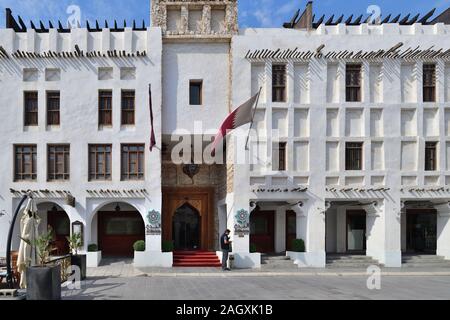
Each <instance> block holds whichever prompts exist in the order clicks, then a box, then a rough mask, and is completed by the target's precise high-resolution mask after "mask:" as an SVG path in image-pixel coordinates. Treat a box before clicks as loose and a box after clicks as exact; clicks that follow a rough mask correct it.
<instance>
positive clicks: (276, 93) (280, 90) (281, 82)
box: [272, 64, 286, 102]
mask: <svg viewBox="0 0 450 320" xmlns="http://www.w3.org/2000/svg"><path fill="white" fill-rule="evenodd" d="M272 102H286V65H285V64H280V65H273V66H272Z"/></svg>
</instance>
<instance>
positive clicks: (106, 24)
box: [105, 20, 109, 29]
mask: <svg viewBox="0 0 450 320" xmlns="http://www.w3.org/2000/svg"><path fill="white" fill-rule="evenodd" d="M105 28H106V29H109V27H108V21H106V20H105Z"/></svg>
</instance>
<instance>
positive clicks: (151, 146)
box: [148, 85, 156, 152]
mask: <svg viewBox="0 0 450 320" xmlns="http://www.w3.org/2000/svg"><path fill="white" fill-rule="evenodd" d="M148 96H149V107H150V124H151V126H152V129H151V130H152V132H151V134H150V152H152V151H153V148H154V147H155V146H156V137H155V127H154V125H153V103H152V86H151V85H149V86H148Z"/></svg>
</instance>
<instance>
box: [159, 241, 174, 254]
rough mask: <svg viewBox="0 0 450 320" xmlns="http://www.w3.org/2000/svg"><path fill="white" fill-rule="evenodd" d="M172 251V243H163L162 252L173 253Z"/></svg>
mask: <svg viewBox="0 0 450 320" xmlns="http://www.w3.org/2000/svg"><path fill="white" fill-rule="evenodd" d="M173 250H174V245H173V241H163V243H162V252H173Z"/></svg>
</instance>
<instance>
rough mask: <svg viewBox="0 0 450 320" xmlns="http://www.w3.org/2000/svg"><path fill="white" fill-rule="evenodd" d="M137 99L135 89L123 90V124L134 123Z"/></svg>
mask: <svg viewBox="0 0 450 320" xmlns="http://www.w3.org/2000/svg"><path fill="white" fill-rule="evenodd" d="M135 100H136V98H135V92H134V90H123V91H122V125H133V124H134V111H135Z"/></svg>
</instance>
